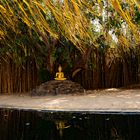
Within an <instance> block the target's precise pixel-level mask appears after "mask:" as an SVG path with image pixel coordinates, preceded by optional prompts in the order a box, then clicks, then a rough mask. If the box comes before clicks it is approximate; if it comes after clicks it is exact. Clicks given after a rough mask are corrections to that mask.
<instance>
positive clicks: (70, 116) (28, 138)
mask: <svg viewBox="0 0 140 140" xmlns="http://www.w3.org/2000/svg"><path fill="white" fill-rule="evenodd" d="M139 131H140V114H138V113H129V112H125V113H122V112H121V113H111V112H110V113H109V112H107V113H106V112H102V113H88V112H62V111H61V112H59V111H55V112H52V111H35V110H18V109H4V108H3V109H0V140H140V134H139Z"/></svg>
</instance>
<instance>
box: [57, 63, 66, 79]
mask: <svg viewBox="0 0 140 140" xmlns="http://www.w3.org/2000/svg"><path fill="white" fill-rule="evenodd" d="M55 80H66V78H65V77H64V73H63V72H62V67H61V65H59V67H58V72H57V73H56V77H55Z"/></svg>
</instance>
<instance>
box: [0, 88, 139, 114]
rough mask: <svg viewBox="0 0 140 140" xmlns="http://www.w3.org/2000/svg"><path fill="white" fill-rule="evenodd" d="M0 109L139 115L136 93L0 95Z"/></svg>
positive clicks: (137, 94)
mask: <svg viewBox="0 0 140 140" xmlns="http://www.w3.org/2000/svg"><path fill="white" fill-rule="evenodd" d="M0 108H11V109H20V110H39V111H60V112H63V111H68V112H69V111H70V112H77V111H78V112H79V111H80V112H90V113H97V112H100V113H102V112H103V113H104V112H107V113H111V112H112V113H113V112H114V113H117V112H119V113H128V112H129V113H133V112H134V113H135V112H136V113H140V90H139V89H137V90H136V89H131V90H124V89H106V90H94V91H86V92H85V95H55V96H49V95H48V96H29V95H1V96H0Z"/></svg>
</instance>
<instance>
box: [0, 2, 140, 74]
mask: <svg viewBox="0 0 140 140" xmlns="http://www.w3.org/2000/svg"><path fill="white" fill-rule="evenodd" d="M139 23H140V3H139V1H138V0H11V1H9V0H0V59H1V60H4V61H5V62H7V61H9V60H10V61H13V62H14V63H16V64H18V65H19V66H23V65H24V64H25V63H26V61H27V60H33V61H34V60H35V63H36V66H37V67H39V65H40V64H42V63H44V61H47V70H48V71H50V72H52V71H53V69H54V63H55V62H56V61H57V59H60V56H62V57H63V58H65V59H67V61H71V62H70V63H73V59H72V58H73V54H74V55H75V56H74V57H77V58H78V59H79V58H82V61H83V63H86V64H87V63H88V65H89V63H90V64H91V62H88V60H89V59H88V57H89V56H88V55H89V53H91V50H92V52H94V53H95V52H96V50H100V51H102V52H103V53H104V55H105V56H106V59H107V62H106V63H107V64H108V65H109V64H110V63H111V62H112V61H113V59H115V58H119V59H122V56H123V55H124V54H126V53H128V54H129V53H130V52H132V51H133V52H137V53H138V52H139V44H140V24H139ZM57 46H60V48H57ZM59 50H60V51H59ZM58 52H59V53H58ZM75 53H76V54H75ZM96 56H97V54H96ZM90 57H92V56H90ZM93 57H94V56H93ZM70 59H72V60H70ZM74 59H75V58H74ZM94 59H95V58H94ZM94 61H97V60H94ZM74 65H77V63H75V64H72V66H71V67H74ZM90 66H92V64H91V65H90ZM92 67H94V66H92ZM23 69H24V68H23ZM75 73H76V72H75ZM75 73H73V75H75Z"/></svg>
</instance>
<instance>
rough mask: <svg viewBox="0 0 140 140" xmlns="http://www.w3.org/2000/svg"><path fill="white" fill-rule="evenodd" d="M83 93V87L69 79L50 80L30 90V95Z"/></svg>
mask: <svg viewBox="0 0 140 140" xmlns="http://www.w3.org/2000/svg"><path fill="white" fill-rule="evenodd" d="M81 93H83V94H84V88H83V87H82V86H81V85H80V84H78V83H76V82H72V81H70V80H64V81H57V80H51V81H48V82H45V83H43V84H41V85H40V86H38V87H37V88H36V89H34V90H32V92H31V95H32V96H44V95H57V94H81Z"/></svg>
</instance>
